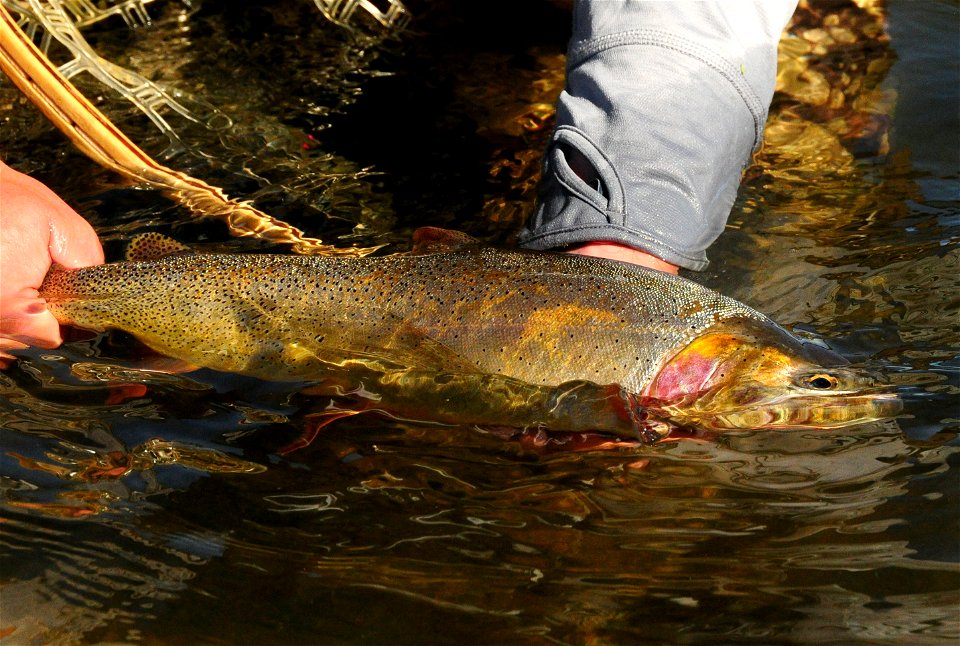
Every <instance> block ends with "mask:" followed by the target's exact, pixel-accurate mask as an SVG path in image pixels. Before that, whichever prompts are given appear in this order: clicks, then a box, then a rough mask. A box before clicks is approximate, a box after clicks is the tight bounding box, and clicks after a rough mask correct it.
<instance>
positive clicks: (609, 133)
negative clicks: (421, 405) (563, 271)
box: [520, 0, 797, 270]
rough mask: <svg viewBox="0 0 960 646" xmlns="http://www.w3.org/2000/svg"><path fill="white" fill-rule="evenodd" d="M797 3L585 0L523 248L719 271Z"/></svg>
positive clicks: (576, 11)
mask: <svg viewBox="0 0 960 646" xmlns="http://www.w3.org/2000/svg"><path fill="white" fill-rule="evenodd" d="M796 4H797V1H796V0H720V1H716V2H695V1H690V0H679V1H675V2H670V1H663V0H592V1H591V0H578V1H577V2H576V3H575V5H574V29H573V38H572V39H571V41H570V45H569V48H568V51H567V81H566V86H565V89H564V91H563V92H562V93H561V95H560V98H559V100H558V103H557V127H556V130H555V131H554V133H553V135H552V138H551V141H550V144H549V146H548V147H547V150H546V153H545V156H544V162H543V176H542V179H541V185H540V199H539V202H538V205H537V210H536V212H535V213H534V214H533V216H532V217H531V219H530V221H529V222H528V223H527V226H526V227H525V228H524V229H523V231H522V232H521V234H520V243H521V244H522V245H523V246H525V247H529V248H534V249H552V248H558V247H566V246H570V245H574V244H582V243H584V242H590V241H598V240H605V241H611V242H619V243H623V244H626V245H629V246H631V247H635V248H638V249H642V250H644V251H647V252H649V253H652V254H654V255H657V256H659V257H661V258H663V259H664V260H667V261H668V262H671V263H673V264H676V265H680V266H681V267H686V268H688V269H695V270H700V269H703V268H704V267H706V266H707V256H706V249H707V247H709V246H710V244H712V243H713V241H714V240H716V239H717V237H718V236H719V235H720V233H721V232H722V231H723V227H724V225H725V224H726V220H727V216H728V215H729V213H730V209H731V207H732V206H733V202H734V199H735V198H736V195H737V188H738V187H739V184H740V177H741V173H742V171H743V169H744V168H745V167H746V165H747V164H748V163H749V161H750V154H751V152H752V151H753V150H755V149H756V148H757V147H759V146H760V143H761V141H762V138H763V126H764V122H765V121H766V118H767V110H768V108H769V106H770V101H771V99H772V97H773V89H774V84H775V81H776V65H777V43H778V41H779V38H780V33H781V31H782V30H783V28H784V26H785V25H786V23H787V21H788V20H789V18H790V16H791V14H792V13H793V11H794V9H795V8H796ZM584 168H586V169H587V170H586V171H584V170H583V169H584Z"/></svg>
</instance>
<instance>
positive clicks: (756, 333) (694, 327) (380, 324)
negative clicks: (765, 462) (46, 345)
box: [41, 229, 899, 434]
mask: <svg viewBox="0 0 960 646" xmlns="http://www.w3.org/2000/svg"><path fill="white" fill-rule="evenodd" d="M415 240H416V241H417V244H416V245H415V248H414V251H413V252H411V253H409V254H397V255H392V256H384V257H378V258H370V257H366V258H326V257H303V256H277V255H202V254H186V253H182V252H183V250H184V248H183V247H182V246H180V245H178V244H177V243H174V242H171V241H167V240H166V239H163V240H161V239H158V238H155V237H154V238H153V239H152V240H148V241H141V242H140V243H139V244H134V245H133V249H134V254H133V255H134V257H133V258H131V259H130V260H129V261H128V262H120V263H112V264H108V265H101V266H99V267H91V268H86V269H81V270H76V271H66V270H63V269H59V268H57V269H53V270H51V272H50V274H49V275H48V277H47V279H46V281H45V282H44V284H43V286H42V287H41V293H42V295H43V296H44V297H45V298H46V299H47V301H48V303H49V305H50V309H51V311H52V312H53V313H54V314H55V315H56V316H57V318H58V319H59V320H60V321H61V322H63V323H71V324H74V325H77V326H79V327H85V328H91V329H97V330H102V329H106V328H116V329H120V330H124V331H126V332H129V333H130V334H133V335H134V336H136V337H137V338H139V339H140V340H141V341H143V342H144V343H146V344H147V345H148V346H150V347H152V348H153V349H155V350H157V351H158V352H161V353H163V354H166V355H169V356H172V357H176V358H179V359H183V360H185V361H188V362H190V363H193V364H195V365H199V366H203V367H207V368H213V369H217V370H226V371H232V372H239V373H244V374H248V375H252V376H256V377H260V378H263V379H272V380H324V381H331V380H333V381H338V386H337V387H339V388H349V387H350V384H351V383H352V384H354V385H356V384H357V383H360V382H361V381H362V383H363V384H364V385H365V387H368V389H370V390H375V389H374V388H370V386H369V385H370V384H374V385H376V386H377V387H379V388H381V389H382V390H383V391H384V392H388V391H389V393H390V396H391V397H392V398H393V401H392V405H393V406H394V408H395V409H400V410H401V411H403V410H408V409H410V410H409V411H408V412H411V413H417V414H427V415H432V414H434V413H435V412H436V411H435V410H431V406H433V407H434V408H436V409H439V408H440V407H439V406H438V405H434V404H436V402H434V404H431V403H430V393H431V392H434V391H436V392H437V393H438V394H437V395H436V397H440V396H441V395H440V394H439V393H441V392H442V396H443V397H445V398H446V399H445V400H444V402H445V403H444V406H447V404H448V402H449V400H450V399H451V398H452V399H455V400H458V401H461V407H462V413H463V415H462V416H461V419H463V420H464V421H466V418H469V419H471V420H474V421H477V420H479V421H484V419H483V418H484V417H485V416H486V417H497V415H496V412H497V410H501V409H503V410H506V409H511V410H512V411H513V413H512V414H511V415H512V416H508V417H509V419H510V422H511V423H522V424H524V425H526V424H538V423H544V420H552V421H551V423H553V424H555V425H556V424H567V426H574V428H555V429H554V430H585V429H587V428H592V427H591V423H592V422H591V421H590V419H589V416H584V415H578V416H576V417H577V421H571V419H567V418H564V419H565V420H566V421H561V420H559V419H558V418H556V417H551V412H550V411H548V410H539V409H538V406H539V407H541V408H542V407H544V406H548V405H556V402H557V401H561V400H562V401H563V402H564V406H568V407H570V410H571V411H572V410H573V407H572V404H571V402H572V401H574V400H576V401H580V402H593V404H584V406H585V409H584V410H585V411H586V412H587V413H589V414H590V415H600V416H601V417H603V416H604V415H606V414H607V413H610V410H609V409H610V406H613V407H614V408H616V407H618V406H619V407H620V408H622V409H623V410H620V411H619V412H620V413H622V417H623V419H624V424H626V425H628V426H629V425H634V426H635V425H637V424H640V423H641V422H642V418H657V419H661V420H664V421H670V422H674V423H677V424H683V425H692V426H697V427H706V428H714V429H717V428H746V427H764V426H777V427H782V426H794V427H796V426H817V427H820V426H839V425H846V424H852V423H857V422H863V421H869V420H875V419H879V418H883V417H888V416H890V415H893V414H895V413H896V412H897V410H898V407H899V404H898V402H897V400H896V399H895V398H893V397H892V396H891V395H888V394H884V393H882V392H880V391H879V390H878V387H877V385H876V384H875V382H874V381H873V380H872V379H871V378H870V377H869V376H868V375H865V374H861V373H858V372H856V371H853V370H851V369H849V368H844V367H842V366H843V364H844V363H845V361H844V360H843V359H842V358H840V357H839V356H837V355H835V354H834V353H832V352H830V351H828V350H825V349H823V348H821V347H818V346H815V345H813V344H810V343H805V342H802V341H800V340H799V339H797V338H795V337H793V336H792V335H790V334H789V333H787V332H786V331H785V330H783V329H782V328H780V327H779V326H777V325H776V324H775V323H774V322H772V321H771V320H769V319H768V318H767V317H765V316H763V315H762V314H760V313H758V312H756V311H755V310H753V309H751V308H749V307H747V306H746V305H743V304H742V303H739V302H737V301H734V300H732V299H729V298H726V297H724V296H722V295H720V294H718V293H717V292H714V291H712V290H709V289H707V288H705V287H703V286H701V285H698V284H696V283H693V282H691V281H688V280H686V279H683V278H679V277H676V276H670V275H667V274H664V273H661V272H656V271H652V270H647V269H643V268H640V267H635V266H632V265H626V264H622V263H617V262H610V261H604V260H598V259H593V258H586V257H582V256H574V255H568V254H559V253H542V252H529V251H517V250H499V249H494V248H490V247H486V246H483V245H481V244H479V243H478V242H477V241H475V240H473V239H471V238H468V237H466V236H464V235H463V234H457V233H453V232H444V231H442V230H437V229H427V230H420V231H418V233H417V234H416V238H415ZM165 253H172V254H173V255H165V256H163V255H162V254H165ZM138 254H139V255H138ZM158 255H160V256H162V257H157V256H158ZM142 258H146V259H142ZM773 357H776V359H773ZM821 373H822V374H823V375H826V378H825V380H822V381H817V382H813V381H810V379H811V378H812V375H817V374H821ZM404 374H406V375H407V376H406V377H402V375H404ZM388 375H389V377H388ZM431 375H433V376H437V375H443V376H444V377H443V384H442V387H440V386H439V385H437V384H438V383H439V382H438V381H437V379H435V378H434V377H432V376H431ZM480 376H490V379H486V378H485V380H482V379H480ZM497 379H499V380H500V381H499V382H497ZM804 380H807V381H804ZM481 383H482V384H484V386H483V388H484V390H479V391H478V390H477V388H478V387H479V386H478V384H481ZM570 383H573V384H575V385H574V386H570V387H567V386H566V385H567V384H570ZM585 384H593V386H592V390H591V387H588V386H586V385H585ZM611 387H615V388H616V389H619V390H617V392H619V393H620V395H618V397H619V400H618V399H617V397H614V398H613V399H609V396H610V393H611V392H614V391H612V390H611V389H610V388H611ZM458 388H460V390H458ZM431 389H432V390H431ZM494 392H498V393H509V394H510V396H511V397H519V398H521V399H523V398H526V399H525V401H526V402H527V405H526V406H525V407H524V406H521V407H519V408H518V406H517V402H515V401H512V402H507V401H505V400H496V398H495V397H493V395H492V393H494ZM414 393H415V394H414ZM571 393H576V397H574V398H573V399H571V397H572V395H571ZM485 397H487V399H486V400H485V401H484V402H483V404H482V405H481V404H479V403H478V401H479V400H483V399H484V398H485ZM437 401H439V400H437ZM550 402H553V404H549V403H550ZM597 402H601V403H597ZM385 405H386V404H385ZM591 406H593V408H591ZM604 406H606V407H607V408H604V409H603V411H601V410H600V409H601V408H603V407H604ZM471 407H473V408H471ZM413 409H416V410H413ZM421 409H422V410H421ZM468 409H469V410H468ZM521 409H522V410H521ZM641 409H643V410H641ZM444 410H446V408H444ZM554 412H556V411H554ZM568 413H569V411H568V412H567V413H564V415H568V417H569V414H568ZM471 415H472V417H471ZM449 416H450V417H451V418H454V419H455V418H457V415H456V411H455V410H451V411H450V414H449ZM475 418H476V419H475ZM485 421H489V422H490V423H498V420H497V419H489V420H485ZM596 423H598V422H596ZM577 425H584V426H577ZM657 429H658V430H657V432H662V431H661V430H660V427H657ZM600 430H602V429H600ZM607 430H609V429H607ZM622 430H623V429H616V430H615V431H614V432H618V433H619V434H629V433H626V432H621V431H622ZM635 432H636V431H635Z"/></svg>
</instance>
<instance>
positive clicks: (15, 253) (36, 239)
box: [0, 162, 103, 368]
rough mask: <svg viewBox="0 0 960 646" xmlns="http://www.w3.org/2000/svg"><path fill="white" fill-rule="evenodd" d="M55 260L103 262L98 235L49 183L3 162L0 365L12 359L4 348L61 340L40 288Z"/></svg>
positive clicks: (69, 264) (85, 263) (64, 262)
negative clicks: (46, 184)
mask: <svg viewBox="0 0 960 646" xmlns="http://www.w3.org/2000/svg"><path fill="white" fill-rule="evenodd" d="M54 262H56V263H59V264H61V265H63V266H64V267H67V268H71V269H73V268H78V267H87V266H90V265H98V264H100V263H102V262H103V249H102V247H101V246H100V240H99V239H98V238H97V234H96V233H95V232H94V230H93V227H91V226H90V224H89V223H88V222H87V221H86V220H84V219H83V218H82V217H81V216H80V215H79V214H78V213H77V212H76V211H74V210H73V209H71V208H70V207H69V206H67V204H66V203H65V202H64V201H63V200H61V199H60V198H59V197H57V196H56V195H55V194H54V193H53V191H51V190H50V189H49V188H47V187H46V186H44V185H43V184H41V183H40V182H38V181H37V180H35V179H33V178H31V177H28V176H27V175H24V174H23V173H19V172H17V171H15V170H13V169H12V168H10V167H9V166H7V165H6V164H4V163H3V162H0V368H4V367H6V366H7V365H8V364H9V360H10V359H11V358H12V357H11V355H9V354H7V353H6V352H5V351H6V350H19V349H23V348H26V347H28V346H37V347H41V348H55V347H57V346H58V345H60V343H62V341H63V339H62V337H61V336H60V326H59V324H58V323H57V320H56V319H55V318H54V317H53V314H51V313H50V312H49V311H48V310H47V308H46V303H45V302H44V300H43V299H42V298H40V294H39V292H38V291H37V289H38V288H39V287H40V284H41V283H42V282H43V278H44V276H46V274H47V270H48V269H50V265H51V264H52V263H54Z"/></svg>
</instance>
